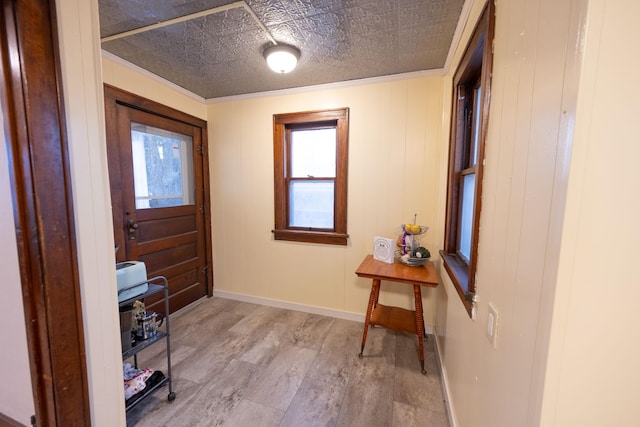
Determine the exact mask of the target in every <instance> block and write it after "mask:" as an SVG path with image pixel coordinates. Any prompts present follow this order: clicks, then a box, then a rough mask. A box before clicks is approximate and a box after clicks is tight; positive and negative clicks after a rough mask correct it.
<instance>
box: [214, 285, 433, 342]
mask: <svg viewBox="0 0 640 427" xmlns="http://www.w3.org/2000/svg"><path fill="white" fill-rule="evenodd" d="M213 296H214V297H218V298H226V299H232V300H236V301H243V302H250V303H253V304H260V305H266V306H269V307H275V308H284V309H287V310H295V311H302V312H303V313H311V314H319V315H321V316H328V317H334V318H336V319H343V320H352V321H354V322H360V323H363V324H364V314H360V313H353V312H351V311H342V310H334V309H331V308H325V307H318V306H315V305H307V304H298V303H293V302H287V301H280V300H275V299H271V298H263V297H255V296H251V295H245V294H237V293H235V292H226V291H217V290H215V289H214V290H213ZM424 330H425V332H426V333H427V334H430V335H433V332H434V327H433V325H425V326H424Z"/></svg>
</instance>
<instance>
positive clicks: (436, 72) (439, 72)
mask: <svg viewBox="0 0 640 427" xmlns="http://www.w3.org/2000/svg"><path fill="white" fill-rule="evenodd" d="M101 53H102V57H103V58H107V59H109V60H111V61H113V62H115V63H117V64H119V65H120V66H122V67H125V68H128V69H130V70H132V71H134V72H136V73H139V74H142V75H144V76H145V77H148V78H150V79H152V80H155V81H156V82H158V83H161V84H163V85H165V86H168V87H170V88H171V89H173V90H175V91H176V92H180V93H181V94H183V95H185V96H187V97H189V98H191V99H194V100H196V101H198V102H202V103H203V104H206V105H209V104H218V103H222V102H230V101H241V100H245V99H255V98H264V97H267V96H276V95H293V94H296V93H305V92H311V91H319V90H329V89H339V88H344V87H353V86H360V85H369V84H376V83H386V82H393V81H397V80H407V79H417V78H421V77H438V76H444V75H445V74H446V71H447V68H446V67H445V68H435V69H432V70H424V71H414V72H411V73H401V74H391V75H388V76H380V77H369V78H366V79H357V80H347V81H343V82H335V83H326V84H320V85H314V86H301V87H294V88H289V89H278V90H272V91H266V92H256V93H246V94H242V95H231V96H222V97H219V98H207V99H205V98H203V97H201V96H200V95H196V94H195V93H193V92H191V91H189V90H187V89H185V88H183V87H181V86H178V85H176V84H175V83H172V82H170V81H169V80H166V79H164V78H162V77H160V76H158V75H157V74H153V73H152V72H150V71H147V70H145V69H144V68H141V67H138V66H137V65H135V64H132V63H131V62H129V61H127V60H125V59H122V58H120V57H119V56H116V55H114V54H113V53H111V52H108V51H106V50H104V49H102V51H101Z"/></svg>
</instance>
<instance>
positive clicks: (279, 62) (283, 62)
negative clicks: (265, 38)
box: [264, 45, 300, 74]
mask: <svg viewBox="0 0 640 427" xmlns="http://www.w3.org/2000/svg"><path fill="white" fill-rule="evenodd" d="M264 57H265V59H266V60H267V64H268V65H269V68H271V69H272V70H273V71H275V72H276V73H281V74H284V73H289V72H291V71H292V70H293V69H294V68H296V65H297V63H298V58H300V51H299V50H298V49H296V48H295V47H292V46H286V45H275V46H270V47H268V48H266V49H265V50H264Z"/></svg>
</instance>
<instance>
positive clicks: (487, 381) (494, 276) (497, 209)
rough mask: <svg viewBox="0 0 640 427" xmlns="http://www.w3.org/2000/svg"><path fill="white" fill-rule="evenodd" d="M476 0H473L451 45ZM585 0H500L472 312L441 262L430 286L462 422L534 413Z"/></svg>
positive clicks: (530, 418)
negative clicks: (490, 323)
mask: <svg viewBox="0 0 640 427" xmlns="http://www.w3.org/2000/svg"><path fill="white" fill-rule="evenodd" d="M483 5H484V1H474V2H472V11H471V14H470V18H469V21H468V24H467V29H466V31H465V36H464V37H463V43H461V45H460V46H458V49H457V54H456V57H459V56H460V55H461V54H462V52H463V50H464V47H465V45H466V40H467V39H468V37H469V34H470V30H471V29H472V28H473V26H474V25H475V22H476V21H477V17H478V16H479V15H480V13H481V10H482V7H483ZM585 5H586V2H584V1H571V0H565V1H560V2H558V1H553V0H511V1H508V2H507V1H499V2H497V7H496V16H497V17H496V31H495V50H494V64H493V79H492V91H491V107H490V113H489V129H488V136H487V142H486V144H487V145H486V163H485V175H484V183H483V196H482V212H481V214H480V215H481V216H480V234H479V253H478V270H477V296H478V299H479V300H478V304H477V316H476V319H474V320H472V319H470V318H469V316H468V315H467V313H466V312H465V310H464V308H463V306H462V303H461V302H460V300H459V298H458V296H457V295H456V293H455V291H454V289H453V285H452V283H451V281H450V280H449V278H448V276H447V275H446V273H444V272H443V285H444V286H442V287H441V289H439V292H442V294H441V295H440V296H439V298H438V300H439V303H440V304H439V305H438V310H439V313H438V326H437V330H438V332H439V334H440V335H439V344H440V349H441V352H442V355H441V356H442V362H443V369H444V370H445V374H446V383H447V386H448V389H449V393H450V397H451V401H452V404H453V417H454V422H455V424H456V425H459V426H474V427H476V426H515V425H532V426H533V425H538V421H539V416H540V406H541V401H542V395H543V394H542V393H543V379H544V373H545V369H546V362H547V350H548V336H549V328H550V323H551V314H552V310H553V296H554V291H555V287H556V275H557V269H558V256H559V252H560V249H559V245H560V231H561V229H562V220H563V210H564V195H565V193H566V185H567V175H568V153H569V150H570V148H571V137H572V134H571V132H572V129H573V119H574V117H575V111H576V107H575V104H576V89H577V82H578V71H579V64H580V59H581V57H580V54H581V52H580V50H579V47H580V44H579V42H580V39H579V35H580V32H579V31H581V30H582V29H583V24H584V10H585ZM455 63H457V61H455ZM453 68H455V67H453ZM450 72H451V73H453V72H454V70H453V69H452V70H450ZM449 77H450V76H449ZM448 84H449V85H450V84H451V83H450V79H449V82H448ZM489 303H491V304H493V305H494V306H495V307H496V308H497V310H498V312H499V320H498V333H497V347H496V348H495V349H494V348H493V347H492V345H491V344H490V342H489V340H488V339H487V338H486V336H485V330H486V325H487V317H488V305H489ZM559 425H574V424H559ZM575 425H581V424H575Z"/></svg>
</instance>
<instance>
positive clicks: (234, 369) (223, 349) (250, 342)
mask: <svg viewBox="0 0 640 427" xmlns="http://www.w3.org/2000/svg"><path fill="white" fill-rule="evenodd" d="M170 320H171V350H172V352H171V353H172V369H173V372H172V374H173V390H174V391H175V393H176V399H175V400H174V401H173V402H168V401H167V393H168V389H167V387H164V388H162V389H160V390H158V391H156V392H155V393H154V394H153V395H151V396H150V397H149V398H147V399H146V400H145V401H143V402H141V403H140V404H139V405H138V406H137V407H135V408H134V409H133V410H132V411H130V412H129V414H128V416H127V424H128V425H129V426H138V427H143V426H154V427H157V426H169V427H175V426H189V427H192V426H240V427H243V426H252V427H259V426H295V427H306V426H349V427H353V426H368V427H375V426H403V427H410V426H448V425H449V424H448V421H447V416H446V412H445V406H444V402H443V395H442V390H441V383H440V377H439V373H438V369H437V366H436V360H435V355H434V352H433V339H432V337H431V336H430V337H429V339H428V340H427V341H426V342H425V367H426V368H427V371H428V374H427V375H426V376H425V375H422V374H421V373H420V362H419V359H418V350H417V348H418V344H417V339H416V337H415V336H413V335H410V334H406V333H402V332H394V331H389V330H386V329H383V328H373V329H370V331H369V334H368V338H367V345H366V347H365V350H364V355H365V357H364V358H363V359H359V358H358V353H359V351H360V343H361V340H362V328H363V324H362V323H359V322H352V321H347V320H341V319H335V318H332V317H325V316H320V315H315V314H308V313H302V312H299V311H291V310H284V309H279V308H273V307H266V306H261V305H255V304H250V303H246V302H239V301H233V300H228V299H222V298H215V297H214V298H208V299H203V300H200V301H199V302H197V303H195V304H194V305H193V306H191V307H188V308H187V309H184V310H182V311H181V312H179V313H176V314H175V315H173V316H171V319H170ZM164 349H165V346H164V345H163V344H162V343H159V344H156V345H155V346H152V347H150V348H149V349H146V350H144V351H143V352H142V353H140V355H139V359H138V362H139V366H140V367H142V368H144V367H151V368H153V369H161V370H162V371H163V372H164V373H165V374H166V359H165V356H164Z"/></svg>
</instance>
